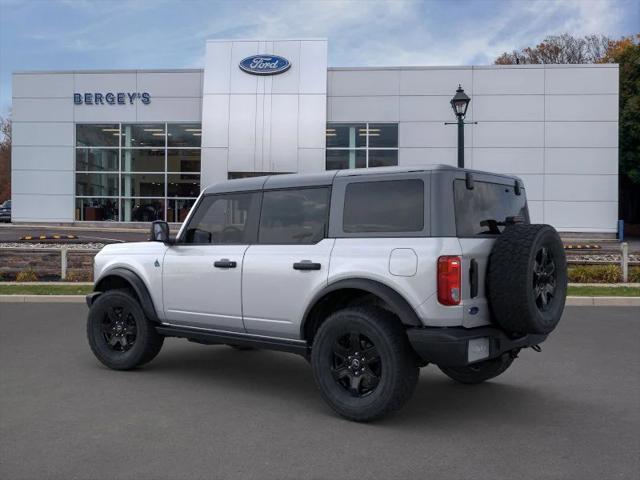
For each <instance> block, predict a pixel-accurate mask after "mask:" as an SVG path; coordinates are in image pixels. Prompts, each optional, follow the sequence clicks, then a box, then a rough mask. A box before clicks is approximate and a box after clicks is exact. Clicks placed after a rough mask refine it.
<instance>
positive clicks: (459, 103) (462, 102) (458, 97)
mask: <svg viewBox="0 0 640 480" xmlns="http://www.w3.org/2000/svg"><path fill="white" fill-rule="evenodd" d="M470 101H471V99H470V98H469V96H468V95H467V94H466V93H464V90H463V89H462V85H458V89H457V90H456V94H455V95H454V96H453V98H452V99H451V108H452V109H453V113H455V115H456V117H457V119H458V121H457V122H445V124H446V125H451V124H457V125H458V168H464V125H465V123H477V122H465V121H464V117H465V115H466V114H467V108H469V102H470Z"/></svg>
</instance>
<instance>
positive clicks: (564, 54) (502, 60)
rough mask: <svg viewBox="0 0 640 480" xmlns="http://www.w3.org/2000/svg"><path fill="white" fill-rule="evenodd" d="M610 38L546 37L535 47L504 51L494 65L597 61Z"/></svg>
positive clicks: (600, 58) (605, 51)
mask: <svg viewBox="0 0 640 480" xmlns="http://www.w3.org/2000/svg"><path fill="white" fill-rule="evenodd" d="M610 43H611V40H610V39H609V38H607V37H605V36H604V35H588V36H586V37H582V38H577V37H574V36H572V35H569V34H568V33H565V34H563V35H552V36H549V37H546V38H545V39H544V40H543V41H542V42H540V43H539V44H538V45H536V46H535V47H527V48H523V49H522V50H514V51H512V52H511V53H508V52H505V53H503V54H502V55H500V56H499V57H498V58H497V59H496V61H495V63H496V65H514V64H527V63H598V62H600V61H601V60H602V59H603V58H604V57H605V55H606V53H607V50H608V49H609V45H610Z"/></svg>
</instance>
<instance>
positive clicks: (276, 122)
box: [12, 39, 618, 233]
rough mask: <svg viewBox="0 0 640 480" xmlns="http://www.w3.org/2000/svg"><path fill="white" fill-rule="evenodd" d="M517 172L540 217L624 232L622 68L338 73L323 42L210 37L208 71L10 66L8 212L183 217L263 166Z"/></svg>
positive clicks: (270, 169) (34, 218)
mask: <svg viewBox="0 0 640 480" xmlns="http://www.w3.org/2000/svg"><path fill="white" fill-rule="evenodd" d="M458 85H462V88H464V91H465V92H466V93H467V95H469V97H470V98H471V103H470V105H469V108H468V111H467V115H466V121H467V122H468V124H467V125H466V126H465V166H466V167H469V168H473V169H479V170H489V171H493V172H500V173H510V174H516V175H518V176H520V177H521V178H522V179H523V181H524V184H525V187H526V191H527V197H528V199H529V209H530V212H531V217H532V221H534V222H540V223H542V222H544V223H549V224H552V225H554V226H555V227H556V228H558V229H559V230H561V231H565V232H590V233H593V232H597V233H599V232H609V233H611V232H615V231H616V225H617V218H618V66H617V65H613V64H603V65H513V66H498V65H491V66H459V67H432V66H425V67H385V66H380V67H366V68H365V67H357V66H354V67H339V68H335V67H329V66H328V63H327V40H326V39H302V40H275V41H269V40H267V41H264V40H210V41H208V42H207V45H206V57H205V61H204V69H180V70H99V71H60V72H59V71H49V72H16V73H14V74H13V110H12V117H13V138H12V142H13V146H12V148H13V150H12V200H13V202H12V216H13V221H15V222H55V223H58V222H97V221H103V222H105V223H109V222H110V223H111V224H114V225H115V224H117V223H116V222H136V221H149V220H153V219H166V220H167V221H170V222H180V221H182V220H183V219H184V218H185V216H186V213H187V212H188V209H189V207H190V206H191V205H192V204H193V202H194V199H195V198H196V197H197V195H198V194H199V192H200V189H201V188H203V187H204V186H206V185H209V184H212V183H215V182H219V181H223V180H227V179H229V178H240V177H246V176H254V175H264V174H275V173H287V172H300V173H309V172H319V171H324V170H333V169H343V168H374V167H378V166H389V165H400V166H411V167H416V168H420V167H421V166H424V165H428V164H450V165H456V164H457V127H456V126H455V125H450V124H445V122H452V121H453V122H455V117H454V114H453V111H452V109H451V105H450V103H449V102H450V100H451V98H452V96H453V95H454V93H455V91H456V88H457V87H458Z"/></svg>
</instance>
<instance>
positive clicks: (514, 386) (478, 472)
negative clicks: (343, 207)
mask: <svg viewBox="0 0 640 480" xmlns="http://www.w3.org/2000/svg"><path fill="white" fill-rule="evenodd" d="M85 314H86V307H84V305H80V304H19V303H14V304H11V303H0V327H1V330H0V331H1V332H2V333H1V334H0V375H1V377H0V478H3V479H17V478H20V479H22V478H34V479H40V478H52V479H58V478H59V479H76V478H77V479H93V478H95V479H119V478H123V479H124V478H131V479H138V480H143V479H164V478H167V479H181V478H185V479H186V478H221V479H225V478H248V479H270V478H273V479H303V478H313V479H352V478H353V479H363V478H376V479H393V478H406V479H409V478H411V479H424V478H437V479H447V478H451V479H473V480H478V479H502V478H515V479H529V478H531V479H541V478H554V479H555V478H557V479H560V478H561V479H574V478H575V479H581V480H583V479H604V478H606V479H614V478H623V479H627V478H628V479H637V478H640V456H639V452H640V348H639V345H640V309H637V308H629V307H626V308H624V307H622V308H605V307H596V308H594V307H573V308H569V309H567V311H566V312H565V316H564V319H563V320H562V322H561V324H560V326H559V328H558V330H557V331H556V332H555V334H554V335H553V336H552V337H551V338H550V339H549V340H548V342H546V344H544V345H543V350H542V353H541V354H538V353H535V352H533V351H526V352H523V353H521V356H520V357H521V358H520V359H519V360H517V361H516V362H515V363H514V365H513V366H512V367H511V369H510V370H509V371H507V372H506V373H505V374H504V375H503V376H501V377H499V378H498V379H495V380H494V381H492V382H489V383H486V384H483V385H478V386H472V387H469V386H463V385H458V384H455V383H453V382H452V381H450V380H448V379H447V378H446V377H444V375H442V374H440V373H439V372H438V371H437V369H436V368H434V367H427V368H426V369H423V370H422V373H421V377H420V383H419V385H418V389H417V391H416V394H415V395H414V397H413V398H412V400H411V401H410V403H409V404H408V405H407V406H406V407H405V408H404V409H403V410H402V411H401V412H399V413H398V414H396V415H393V416H391V417H388V418H386V419H384V420H382V421H379V422H376V423H373V424H355V423H351V422H348V421H345V420H342V419H340V418H337V417H336V416H334V415H333V414H332V412H331V411H330V410H329V408H328V407H327V406H326V405H325V404H324V403H323V401H322V400H321V398H320V396H319V394H318V393H317V392H316V388H315V386H314V383H313V380H312V377H311V372H310V369H309V366H308V365H307V363H306V362H305V361H304V360H303V359H302V358H298V357H296V356H293V355H290V354H285V353H275V352H266V351H249V352H241V351H235V350H232V349H230V348H228V347H225V346H214V347H207V346H202V345H197V344H193V343H189V342H187V341H184V340H178V339H169V340H167V341H166V342H165V346H164V348H163V351H162V352H161V353H160V355H159V356H158V357H157V358H156V359H155V360H154V361H153V362H152V363H150V364H149V365H148V366H147V367H146V368H144V369H141V370H138V371H133V372H114V371H110V370H108V369H106V368H104V367H102V366H101V365H100V364H99V363H98V361H97V360H96V359H95V358H94V357H93V356H92V354H91V353H90V350H89V347H88V346H87V343H86V341H85V332H84V328H85V325H84V320H85Z"/></svg>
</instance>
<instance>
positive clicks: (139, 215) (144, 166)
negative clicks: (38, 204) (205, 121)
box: [75, 123, 201, 222]
mask: <svg viewBox="0 0 640 480" xmlns="http://www.w3.org/2000/svg"><path fill="white" fill-rule="evenodd" d="M200 138H201V126H200V124H195V123H188V124H187V123H181V124H167V123H146V124H90V125H89V124H87V125H85V124H78V125H76V212H75V218H76V220H79V221H98V220H111V221H123V222H147V221H152V220H161V219H166V220H167V221H169V222H182V221H184V219H185V218H186V215H187V213H188V212H189V209H190V208H191V206H192V205H193V203H194V202H195V199H196V197H197V196H198V194H199V193H200Z"/></svg>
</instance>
